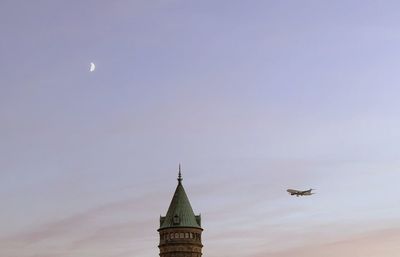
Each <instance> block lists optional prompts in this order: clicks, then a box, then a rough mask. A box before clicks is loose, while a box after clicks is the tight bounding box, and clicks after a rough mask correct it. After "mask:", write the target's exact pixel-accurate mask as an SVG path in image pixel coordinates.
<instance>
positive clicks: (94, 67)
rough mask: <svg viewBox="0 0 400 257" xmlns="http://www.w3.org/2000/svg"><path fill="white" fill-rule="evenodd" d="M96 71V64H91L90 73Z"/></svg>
mask: <svg viewBox="0 0 400 257" xmlns="http://www.w3.org/2000/svg"><path fill="white" fill-rule="evenodd" d="M95 69H96V65H94V63H92V62H91V63H90V68H89V71H90V72H93V71H94V70H95Z"/></svg>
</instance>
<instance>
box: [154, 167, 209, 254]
mask: <svg viewBox="0 0 400 257" xmlns="http://www.w3.org/2000/svg"><path fill="white" fill-rule="evenodd" d="M202 231H203V229H202V228H201V217H200V215H195V214H194V212H193V209H192V206H191V205H190V202H189V199H188V197H187V195H186V193H185V189H184V188H183V185H182V175H181V166H180V165H179V175H178V186H177V187H176V190H175V193H174V196H173V198H172V201H171V204H170V205H169V208H168V211H167V214H166V215H165V216H164V217H163V216H161V217H160V228H159V229H158V232H159V233H160V244H159V245H158V248H160V257H201V255H202V253H201V248H202V247H203V245H202V244H201V232H202Z"/></svg>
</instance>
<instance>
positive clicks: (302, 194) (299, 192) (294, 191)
mask: <svg viewBox="0 0 400 257" xmlns="http://www.w3.org/2000/svg"><path fill="white" fill-rule="evenodd" d="M312 190H314V189H312V188H310V189H309V190H305V191H300V190H295V189H288V190H286V191H287V192H288V193H289V194H290V195H296V196H297V197H299V196H304V195H313V194H315V193H311V191H312Z"/></svg>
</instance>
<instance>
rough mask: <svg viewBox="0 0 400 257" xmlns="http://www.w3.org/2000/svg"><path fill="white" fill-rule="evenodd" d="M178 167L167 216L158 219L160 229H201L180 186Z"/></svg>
mask: <svg viewBox="0 0 400 257" xmlns="http://www.w3.org/2000/svg"><path fill="white" fill-rule="evenodd" d="M182 180H183V179H182V175H181V168H180V165H179V175H178V186H177V187H176V190H175V193H174V196H173V197H172V201H171V204H170V205H169V208H168V211H167V215H165V217H162V216H161V217H160V229H162V228H173V227H194V228H201V222H200V221H201V218H200V215H195V214H194V212H193V209H192V206H191V205H190V202H189V198H188V197H187V195H186V192H185V189H184V188H183V185H182Z"/></svg>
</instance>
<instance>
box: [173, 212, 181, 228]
mask: <svg viewBox="0 0 400 257" xmlns="http://www.w3.org/2000/svg"><path fill="white" fill-rule="evenodd" d="M173 223H174V225H179V223H181V219H180V218H179V216H178V214H175V216H174V218H173Z"/></svg>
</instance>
